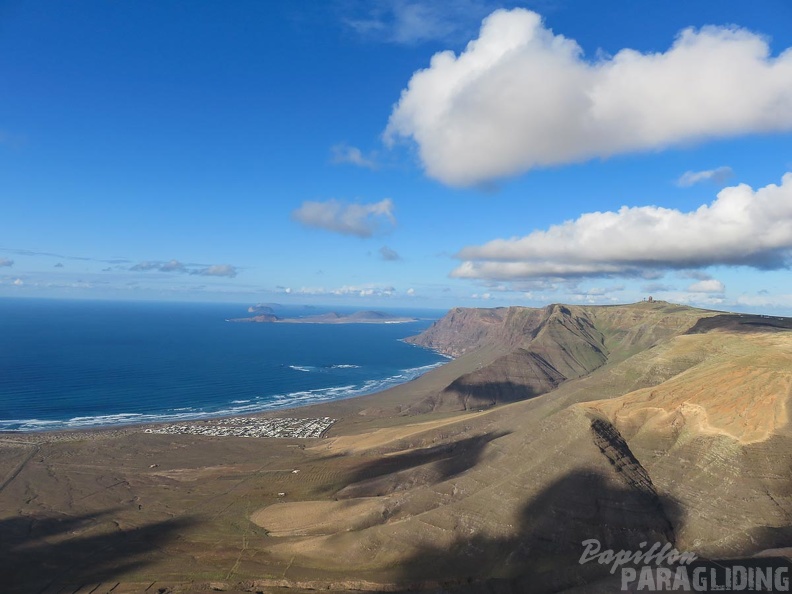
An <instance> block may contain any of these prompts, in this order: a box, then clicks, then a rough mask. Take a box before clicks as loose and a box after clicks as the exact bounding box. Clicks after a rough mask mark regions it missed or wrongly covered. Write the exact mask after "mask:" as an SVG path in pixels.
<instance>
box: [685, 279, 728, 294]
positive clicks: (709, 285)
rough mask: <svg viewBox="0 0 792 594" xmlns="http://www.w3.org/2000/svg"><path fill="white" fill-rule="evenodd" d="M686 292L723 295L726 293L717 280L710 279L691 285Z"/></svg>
mask: <svg viewBox="0 0 792 594" xmlns="http://www.w3.org/2000/svg"><path fill="white" fill-rule="evenodd" d="M687 290H688V291H690V292H691V293H723V292H725V291H726V285H724V284H723V283H722V282H721V281H719V280H716V279H714V278H711V279H709V280H701V281H698V282H696V283H693V284H692V285H690V286H689V287H688V288H687Z"/></svg>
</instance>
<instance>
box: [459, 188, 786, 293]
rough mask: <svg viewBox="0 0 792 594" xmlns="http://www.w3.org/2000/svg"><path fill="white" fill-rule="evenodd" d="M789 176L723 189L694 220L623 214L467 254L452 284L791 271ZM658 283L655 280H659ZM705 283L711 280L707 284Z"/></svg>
mask: <svg viewBox="0 0 792 594" xmlns="http://www.w3.org/2000/svg"><path fill="white" fill-rule="evenodd" d="M790 256H792V173H787V174H785V175H784V177H783V178H782V183H781V185H774V184H770V185H768V186H765V187H763V188H760V189H758V190H753V189H752V188H751V187H750V186H748V185H745V184H740V185H738V186H734V187H730V188H724V189H723V190H721V191H720V192H719V193H718V194H717V198H716V199H715V200H714V201H713V202H712V203H711V204H705V205H702V206H700V207H699V208H697V209H696V210H693V211H690V212H681V211H679V210H676V209H670V208H661V207H658V206H638V207H627V206H624V207H622V208H621V209H619V210H618V211H617V212H592V213H587V214H583V215H581V216H580V217H579V218H578V219H576V220H574V221H567V222H565V223H562V224H560V225H554V226H552V227H550V228H549V229H547V230H546V231H534V232H532V233H530V234H529V235H526V236H525V237H522V238H512V239H496V240H494V241H490V242H489V243H486V244H484V245H481V246H470V247H466V248H464V249H462V250H461V251H460V252H459V254H457V256H456V257H457V258H459V259H461V260H463V262H462V264H461V265H460V266H459V267H457V268H456V269H455V270H454V271H453V272H452V276H454V277H458V278H474V279H488V280H514V279H529V278H537V277H562V278H563V277H567V278H575V277H585V276H609V275H614V276H615V275H618V276H631V275H640V276H643V277H644V278H648V277H650V276H652V275H651V274H647V272H650V273H651V272H652V271H654V272H655V273H657V271H660V270H667V269H676V270H686V269H695V268H706V267H709V266H715V265H723V266H750V267H753V268H757V269H764V270H769V269H780V268H787V267H788V266H789V265H790V263H791V262H792V260H791V259H790ZM655 276H656V274H655ZM702 280H706V279H702Z"/></svg>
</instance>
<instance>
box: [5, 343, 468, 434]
mask: <svg viewBox="0 0 792 594" xmlns="http://www.w3.org/2000/svg"><path fill="white" fill-rule="evenodd" d="M400 341H403V339H400ZM406 344H409V343H406ZM411 346H417V345H411ZM418 348H425V347H420V346H418ZM427 350H430V351H432V352H434V353H435V354H437V355H440V356H442V357H444V359H445V360H443V361H438V362H436V363H432V364H428V365H424V366H421V367H418V368H415V369H416V370H423V371H422V372H421V373H419V374H418V375H415V376H414V377H409V378H406V379H404V380H403V381H401V382H399V383H396V384H393V385H389V386H386V387H384V388H375V389H374V390H373V391H370V392H363V393H359V394H350V395H348V396H340V397H334V398H327V399H321V400H317V401H314V402H310V401H309V402H304V403H296V404H294V405H289V404H286V405H279V404H278V401H277V400H273V401H271V402H270V403H267V404H262V406H263V407H268V408H262V409H261V410H255V411H250V412H244V411H240V412H234V413H229V414H224V413H223V412H222V411H218V413H213V412H207V413H205V414H200V415H195V416H193V415H189V413H188V414H186V415H185V416H183V417H179V418H171V419H163V420H161V421H142V422H129V423H124V422H118V423H108V424H103V425H100V424H97V425H88V426H85V427H68V428H57V429H47V428H42V429H31V430H18V431H14V430H0V440H2V441H14V442H20V443H47V442H58V441H73V440H81V439H103V438H112V437H121V436H125V435H129V434H134V433H146V432H147V430H150V431H148V432H151V431H156V430H160V429H163V428H165V427H169V426H172V425H175V424H180V425H186V424H196V423H213V422H217V421H222V420H228V419H278V418H284V417H291V416H295V415H297V416H299V415H300V411H310V416H311V418H313V417H326V416H330V415H328V414H324V411H325V409H326V408H327V409H328V410H334V409H336V408H339V407H338V406H336V405H338V404H340V403H343V402H350V401H360V402H361V403H368V400H369V399H372V400H376V399H378V398H380V397H382V396H387V395H389V394H390V393H392V392H394V391H395V393H401V389H402V388H404V387H405V386H408V385H411V384H413V383H414V382H416V381H417V380H420V379H421V378H423V377H425V376H426V375H428V374H431V373H432V372H433V371H435V370H438V369H441V368H442V367H445V366H446V365H448V364H449V363H450V362H451V361H453V360H454V358H453V357H450V356H449V355H445V354H444V353H440V352H439V351H436V350H434V349H427ZM405 371H411V370H405ZM391 379H392V376H391V377H388V378H384V379H383V380H369V381H381V382H386V381H388V380H391ZM364 385H365V384H364ZM342 388H343V387H342ZM334 389H338V388H333V387H331V388H326V389H323V390H324V391H332V390H334ZM360 389H361V390H363V389H365V388H360ZM340 408H341V409H346V408H348V407H340ZM57 422H61V421H57ZM62 422H66V421H62ZM331 430H332V427H330V428H329V429H328V430H327V431H326V432H325V434H326V433H327V432H329V431H331ZM325 436H326V435H324V434H323V436H322V437H325ZM33 437H38V438H40V439H35V440H31V438H33ZM259 439H281V438H266V437H262V438H259Z"/></svg>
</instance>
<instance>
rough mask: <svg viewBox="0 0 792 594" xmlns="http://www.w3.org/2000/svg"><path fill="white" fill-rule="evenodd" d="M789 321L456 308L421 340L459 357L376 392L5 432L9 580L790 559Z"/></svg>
mask: <svg viewBox="0 0 792 594" xmlns="http://www.w3.org/2000/svg"><path fill="white" fill-rule="evenodd" d="M790 330H792V319H790V318H780V317H771V316H760V315H746V314H734V313H726V312H719V311H712V310H703V309H696V308H692V307H687V306H683V305H675V304H671V303H667V302H662V301H660V302H658V301H655V302H641V303H634V304H626V305H614V306H580V305H560V304H554V305H549V306H547V307H544V308H528V307H501V308H494V309H478V308H476V309H472V308H456V309H453V310H451V311H450V312H448V314H447V315H446V316H445V317H444V318H442V319H440V320H438V321H437V322H435V323H434V324H433V325H432V326H431V327H430V328H428V329H426V330H425V331H424V332H422V333H421V334H419V335H418V336H414V337H412V338H410V339H408V342H411V343H413V344H416V345H420V346H424V347H427V348H432V349H435V350H437V351H439V352H441V353H444V354H446V355H449V356H452V357H454V358H453V359H452V360H450V361H449V362H448V363H447V364H445V365H443V366H441V367H438V368H436V369H433V370H431V371H430V372H428V373H426V374H425V375H423V376H421V377H419V378H418V379H416V380H413V381H411V382H409V383H406V384H403V385H400V386H397V387H395V388H392V389H389V390H386V391H384V392H380V393H378V394H372V395H369V396H362V397H358V398H352V399H347V400H341V401H335V402H324V403H319V404H316V405H313V406H308V407H304V408H300V409H291V410H284V411H278V412H273V413H268V414H262V415H256V416H251V417H247V418H234V419H228V420H226V421H212V422H195V423H181V424H179V425H176V426H174V425H171V426H166V425H159V426H149V427H142V426H133V427H125V428H113V429H108V430H95V431H76V432H75V431H72V432H59V433H30V434H5V435H3V436H2V440H0V529H1V530H2V532H0V534H2V538H0V564H2V575H3V578H2V579H3V583H2V585H3V591H4V592H10V593H14V592H20V593H27V592H37V593H41V594H55V593H56V592H61V593H62V592H71V593H88V592H93V593H99V592H113V594H125V593H129V592H158V593H160V594H166V593H178V592H205V591H225V592H251V593H255V592H283V593H284V594H304V593H306V592H309V591H315V590H321V591H324V592H336V593H338V592H347V591H357V592H405V591H409V592H426V593H429V592H475V593H484V592H486V593H494V592H498V593H500V592H503V593H518V592H538V593H544V592H570V593H572V592H576V593H580V592H603V593H605V592H614V591H621V583H620V576H619V572H616V574H615V575H614V574H611V573H610V566H609V565H607V564H601V563H597V562H590V563H581V562H580V559H581V553H582V552H583V547H582V545H581V543H582V542H583V541H584V540H590V539H595V540H597V541H599V542H600V543H601V544H602V548H603V550H605V549H612V550H615V551H619V550H626V551H639V550H642V547H644V548H643V550H646V549H647V548H648V547H649V546H653V545H654V544H657V546H668V547H673V548H675V549H676V550H678V551H680V552H689V553H693V554H695V555H698V556H700V557H702V558H707V559H711V560H716V561H717V560H723V559H748V558H756V557H757V556H764V557H767V556H770V557H774V558H778V559H788V558H789V557H790V555H792V489H790V467H792V428H790V421H789V413H788V411H789V407H790V405H791V404H792V332H791V331H790ZM250 437H255V438H256V439H249V438H250ZM784 562H788V561H784Z"/></svg>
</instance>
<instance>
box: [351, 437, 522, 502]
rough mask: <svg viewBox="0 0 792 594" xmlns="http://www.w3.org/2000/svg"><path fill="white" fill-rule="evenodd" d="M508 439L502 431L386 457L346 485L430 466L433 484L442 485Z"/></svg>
mask: <svg viewBox="0 0 792 594" xmlns="http://www.w3.org/2000/svg"><path fill="white" fill-rule="evenodd" d="M505 435H508V432H505V431H499V432H493V433H487V434H484V435H475V436H473V437H467V438H465V439H460V440H458V441H454V442H451V443H443V444H439V445H436V446H430V447H427V448H419V449H413V450H409V451H407V452H405V453H401V454H392V455H388V456H382V457H381V458H378V459H377V460H374V461H373V462H368V463H366V464H364V465H363V466H361V467H360V468H358V469H357V470H356V471H355V472H353V473H352V474H351V475H350V476H349V477H348V478H347V479H346V481H345V482H346V484H347V485H349V486H350V487H354V486H356V485H359V484H361V483H362V484H365V483H367V482H372V481H374V480H376V479H377V478H380V477H385V476H388V475H395V474H397V473H401V472H404V471H407V470H410V469H418V468H420V467H425V466H427V465H429V464H432V472H431V478H432V482H442V481H444V480H448V479H450V478H453V477H455V476H458V475H460V474H462V473H463V472H465V471H466V470H468V469H470V468H472V467H474V466H475V465H476V464H478V463H479V461H480V460H481V457H482V456H483V454H484V449H485V448H486V446H487V444H489V443H491V442H492V441H494V440H496V439H498V438H501V437H503V436H505ZM377 494H382V493H377ZM358 496H359V494H358Z"/></svg>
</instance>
